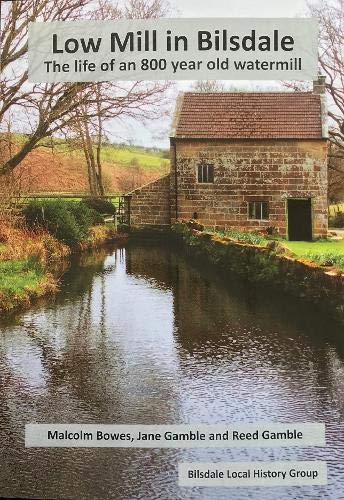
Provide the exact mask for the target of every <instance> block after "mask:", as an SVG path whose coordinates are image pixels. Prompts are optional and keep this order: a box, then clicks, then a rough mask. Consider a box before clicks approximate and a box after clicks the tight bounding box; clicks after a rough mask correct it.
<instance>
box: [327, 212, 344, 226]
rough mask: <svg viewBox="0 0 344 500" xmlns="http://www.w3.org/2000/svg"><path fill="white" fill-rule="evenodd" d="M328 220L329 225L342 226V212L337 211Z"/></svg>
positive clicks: (343, 215)
mask: <svg viewBox="0 0 344 500" xmlns="http://www.w3.org/2000/svg"><path fill="white" fill-rule="evenodd" d="M328 222H329V226H330V227H338V228H339V227H344V212H337V213H336V214H335V215H334V216H332V217H330V218H329V221H328Z"/></svg>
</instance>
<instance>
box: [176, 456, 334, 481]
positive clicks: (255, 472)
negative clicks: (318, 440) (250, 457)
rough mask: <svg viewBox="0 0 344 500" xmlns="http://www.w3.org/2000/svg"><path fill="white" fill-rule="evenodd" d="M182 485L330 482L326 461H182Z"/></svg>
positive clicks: (180, 474) (180, 465) (180, 477)
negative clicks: (328, 480)
mask: <svg viewBox="0 0 344 500" xmlns="http://www.w3.org/2000/svg"><path fill="white" fill-rule="evenodd" d="M178 469H179V474H178V479H179V486H210V487H214V486H222V487H224V486H225V487H226V486H309V485H319V486H321V485H326V484H327V464H326V462H321V461H302V462H301V461H300V462H291V461H288V462H229V463H223V462H216V463H214V462H213V463H180V464H179V466H178Z"/></svg>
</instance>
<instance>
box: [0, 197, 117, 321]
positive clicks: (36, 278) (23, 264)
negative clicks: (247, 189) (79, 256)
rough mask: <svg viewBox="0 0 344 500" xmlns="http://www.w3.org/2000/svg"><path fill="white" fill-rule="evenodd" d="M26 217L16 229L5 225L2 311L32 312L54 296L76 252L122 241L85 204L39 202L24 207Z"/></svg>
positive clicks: (0, 243) (0, 249) (0, 255)
mask: <svg viewBox="0 0 344 500" xmlns="http://www.w3.org/2000/svg"><path fill="white" fill-rule="evenodd" d="M90 204H91V205H92V204H93V206H96V207H97V206H98V208H99V209H100V210H101V209H103V208H104V207H103V205H102V204H98V205H97V203H95V202H94V203H93V202H90ZM106 208H107V209H108V210H109V209H110V208H111V207H109V206H107V207H106ZM23 217H24V220H21V222H20V224H18V223H17V227H15V225H14V224H13V222H12V223H8V222H7V223H5V222H2V223H1V224H0V311H2V312H10V311H12V310H15V309H18V308H23V307H27V306H29V305H30V304H31V302H32V301H33V300H34V299H36V298H37V297H41V296H43V295H47V294H49V293H55V292H56V291H57V290H58V278H59V274H60V273H61V271H62V270H63V269H64V268H65V267H66V258H68V257H69V255H70V254H71V253H73V252H80V251H85V250H88V249H91V248H96V247H99V246H101V245H103V244H104V243H106V242H108V241H113V240H114V239H119V238H120V236H121V235H118V234H117V233H116V230H115V226H114V224H103V223H102V218H101V217H100V214H99V212H98V211H97V210H95V209H94V208H92V207H90V206H88V204H87V203H85V202H75V201H70V200H34V201H32V202H30V203H29V204H28V205H27V206H25V207H24V209H23ZM122 237H123V236H122Z"/></svg>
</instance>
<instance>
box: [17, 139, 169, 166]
mask: <svg viewBox="0 0 344 500" xmlns="http://www.w3.org/2000/svg"><path fill="white" fill-rule="evenodd" d="M13 135H14V136H15V138H16V140H17V141H18V143H22V142H23V141H24V139H25V136H24V135H23V134H13ZM44 144H45V145H46V146H50V144H51V140H50V139H49V140H46V141H44ZM52 145H53V148H54V150H55V152H56V153H62V154H68V153H69V154H73V155H75V156H77V157H82V158H83V152H82V150H81V149H76V148H75V145H74V144H73V143H69V142H66V141H65V140H64V139H56V138H55V139H53V143H52ZM166 154H167V153H166V151H164V150H160V149H151V148H144V147H141V146H129V145H128V146H126V145H123V144H105V145H104V146H103V147H102V151H101V159H102V161H103V162H107V163H116V164H117V165H120V166H124V167H131V166H140V167H142V168H143V169H147V170H164V171H165V170H166V171H167V169H168V166H169V163H170V160H169V159H168V158H164V156H166Z"/></svg>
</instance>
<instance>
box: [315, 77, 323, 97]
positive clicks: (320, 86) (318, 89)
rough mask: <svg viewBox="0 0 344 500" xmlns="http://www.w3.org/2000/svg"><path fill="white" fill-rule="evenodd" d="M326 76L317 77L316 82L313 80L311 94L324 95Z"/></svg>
mask: <svg viewBox="0 0 344 500" xmlns="http://www.w3.org/2000/svg"><path fill="white" fill-rule="evenodd" d="M325 84H326V76H324V75H318V78H317V80H313V94H317V95H321V94H325Z"/></svg>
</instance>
